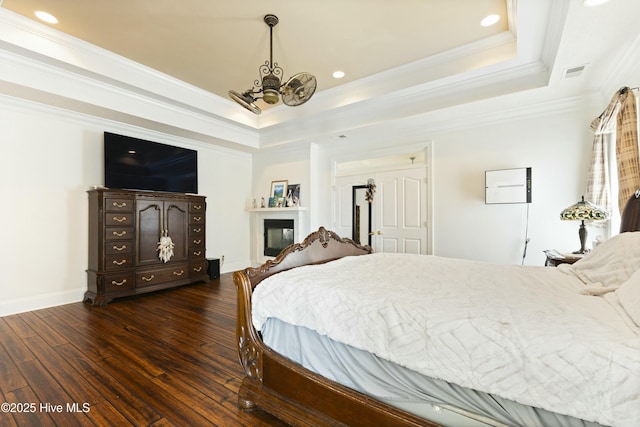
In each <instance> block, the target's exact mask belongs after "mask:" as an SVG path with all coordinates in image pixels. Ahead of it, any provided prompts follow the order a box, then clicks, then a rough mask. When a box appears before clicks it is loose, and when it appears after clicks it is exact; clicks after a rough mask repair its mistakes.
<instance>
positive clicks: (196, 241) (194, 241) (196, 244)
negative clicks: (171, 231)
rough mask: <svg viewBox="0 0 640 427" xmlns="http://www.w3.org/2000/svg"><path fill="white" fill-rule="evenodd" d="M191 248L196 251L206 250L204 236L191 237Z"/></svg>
mask: <svg viewBox="0 0 640 427" xmlns="http://www.w3.org/2000/svg"><path fill="white" fill-rule="evenodd" d="M189 247H190V248H194V249H198V248H204V236H191V237H189Z"/></svg>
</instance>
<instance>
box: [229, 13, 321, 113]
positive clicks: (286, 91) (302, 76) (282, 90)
mask: <svg viewBox="0 0 640 427" xmlns="http://www.w3.org/2000/svg"><path fill="white" fill-rule="evenodd" d="M264 22H265V23H266V24H267V25H268V26H269V60H268V61H265V63H264V64H262V65H261V66H260V67H259V68H258V70H259V75H260V78H259V79H258V80H256V81H255V82H254V83H253V87H252V88H251V89H248V90H246V91H244V92H242V93H239V92H236V91H235V90H230V91H229V97H230V98H231V99H233V100H234V101H236V102H237V103H238V104H240V105H242V106H243V107H244V108H246V109H247V110H249V111H251V112H252V113H254V114H260V113H261V112H262V110H261V109H260V107H258V106H257V105H256V101H257V100H258V99H262V100H263V101H264V102H266V103H267V104H272V105H273V104H277V103H278V101H279V100H280V95H282V102H283V103H284V104H285V105H289V106H291V107H295V106H298V105H302V104H304V103H305V102H307V101H308V100H309V99H311V97H312V96H313V94H314V93H315V91H316V87H317V81H316V78H315V76H313V75H312V74H309V73H298V74H295V75H293V76H292V77H291V78H290V79H289V80H287V81H286V82H285V83H281V81H280V76H282V74H283V70H282V68H281V67H280V66H279V65H278V63H277V62H273V27H275V26H276V24H278V17H277V16H275V15H272V14H268V15H265V17H264ZM260 94H262V96H258V95H260Z"/></svg>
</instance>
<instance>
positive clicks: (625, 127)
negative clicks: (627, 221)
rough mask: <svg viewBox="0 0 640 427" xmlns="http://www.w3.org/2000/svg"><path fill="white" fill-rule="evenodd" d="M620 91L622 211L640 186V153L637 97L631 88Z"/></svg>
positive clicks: (618, 143)
mask: <svg viewBox="0 0 640 427" xmlns="http://www.w3.org/2000/svg"><path fill="white" fill-rule="evenodd" d="M620 92H621V93H620V103H621V107H620V112H619V113H618V120H617V125H616V161H617V165H618V186H619V190H618V205H619V208H620V212H622V209H623V208H624V205H625V204H626V203H627V200H629V197H631V195H632V194H634V193H635V192H636V190H638V189H639V188H640V155H639V153H638V111H637V107H636V97H635V94H634V93H633V92H632V91H631V90H630V89H629V88H623V89H621V91H620Z"/></svg>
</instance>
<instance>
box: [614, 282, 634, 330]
mask: <svg viewBox="0 0 640 427" xmlns="http://www.w3.org/2000/svg"><path fill="white" fill-rule="evenodd" d="M616 296H617V297H618V301H620V305H622V308H624V311H626V312H627V314H628V315H629V317H631V319H632V320H633V321H634V322H635V323H636V325H638V326H640V270H638V271H636V272H635V273H634V274H633V275H632V276H631V277H630V278H629V280H627V281H626V282H624V283H623V284H622V285H621V286H620V287H619V288H618V290H617V291H616Z"/></svg>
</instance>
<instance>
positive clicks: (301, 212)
mask: <svg viewBox="0 0 640 427" xmlns="http://www.w3.org/2000/svg"><path fill="white" fill-rule="evenodd" d="M247 211H248V212H249V213H250V214H251V262H252V264H253V265H254V266H258V265H261V264H263V263H265V262H266V261H267V260H269V259H273V258H274V257H270V256H265V255H264V219H265V218H268V219H292V220H293V239H294V242H295V243H300V242H301V241H302V240H304V238H305V237H307V234H308V224H307V221H308V215H307V208H303V207H293V208H253V209H248V210H247Z"/></svg>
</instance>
